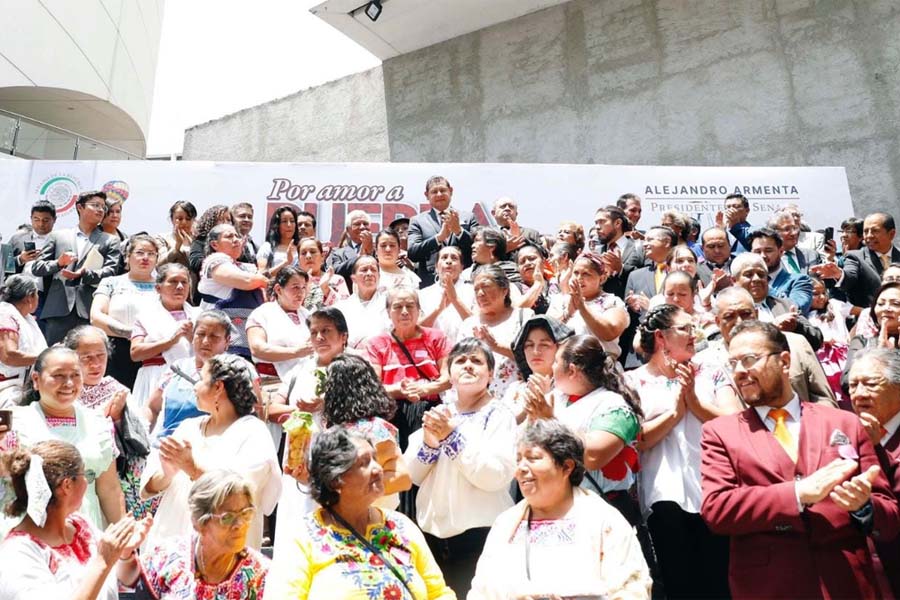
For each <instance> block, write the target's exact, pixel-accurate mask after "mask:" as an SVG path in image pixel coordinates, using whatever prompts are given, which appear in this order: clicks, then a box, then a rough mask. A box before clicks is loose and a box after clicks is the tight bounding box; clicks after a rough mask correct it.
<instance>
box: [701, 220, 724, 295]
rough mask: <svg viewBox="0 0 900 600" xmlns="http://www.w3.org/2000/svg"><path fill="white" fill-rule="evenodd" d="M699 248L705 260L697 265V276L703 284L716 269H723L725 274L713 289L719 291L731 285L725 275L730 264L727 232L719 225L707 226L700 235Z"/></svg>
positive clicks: (705, 283) (706, 282)
mask: <svg viewBox="0 0 900 600" xmlns="http://www.w3.org/2000/svg"><path fill="white" fill-rule="evenodd" d="M700 249H701V250H702V251H703V257H704V259H705V260H704V261H703V262H702V263H700V264H698V265H697V277H699V278H700V281H701V282H702V283H703V285H707V284H709V282H710V280H711V279H712V277H713V272H714V271H716V270H717V269H719V270H721V271H724V272H725V274H726V275H725V276H724V277H722V278H721V279H720V280H719V283H718V284H717V285H716V289H715V291H716V292H720V291H722V290H723V289H725V288H726V287H728V286H729V285H731V277H730V276H728V275H727V273H728V271H729V267H730V265H731V247H730V246H729V244H728V232H727V231H725V230H724V229H722V228H721V227H710V228H708V229H707V230H706V231H704V232H703V234H702V235H701V236H700Z"/></svg>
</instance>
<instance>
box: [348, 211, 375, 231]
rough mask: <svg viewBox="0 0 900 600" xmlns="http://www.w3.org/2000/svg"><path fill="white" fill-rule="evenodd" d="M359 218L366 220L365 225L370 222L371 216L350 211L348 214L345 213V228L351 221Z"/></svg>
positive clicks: (364, 212) (362, 212) (361, 212)
mask: <svg viewBox="0 0 900 600" xmlns="http://www.w3.org/2000/svg"><path fill="white" fill-rule="evenodd" d="M360 217H362V218H364V219H365V220H366V223H371V222H372V217H371V215H369V213H367V212H366V211H364V210H351V211H350V212H349V213H347V227H348V228H349V227H350V224H351V223H353V219H358V218H360Z"/></svg>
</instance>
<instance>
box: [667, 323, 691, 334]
mask: <svg viewBox="0 0 900 600" xmlns="http://www.w3.org/2000/svg"><path fill="white" fill-rule="evenodd" d="M669 331H680V332H681V333H686V334H688V335H694V324H693V323H685V324H684V325H676V326H672V327H669Z"/></svg>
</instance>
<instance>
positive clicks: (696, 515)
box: [626, 304, 741, 598]
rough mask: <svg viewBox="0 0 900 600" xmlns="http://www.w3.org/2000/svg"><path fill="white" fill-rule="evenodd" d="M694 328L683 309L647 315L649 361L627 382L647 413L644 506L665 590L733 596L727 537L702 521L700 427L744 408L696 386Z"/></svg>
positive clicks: (642, 329)
mask: <svg viewBox="0 0 900 600" xmlns="http://www.w3.org/2000/svg"><path fill="white" fill-rule="evenodd" d="M693 330H694V324H693V321H692V319H691V316H690V315H689V314H687V313H686V312H685V311H684V310H682V309H681V308H679V307H677V306H674V305H672V304H662V305H660V306H656V307H653V308H651V309H650V310H648V311H647V314H646V315H644V317H643V318H642V319H641V323H640V326H639V327H638V336H639V343H640V349H641V352H642V354H644V356H645V357H647V358H648V359H649V360H648V362H647V364H645V365H644V366H642V367H640V368H638V369H635V370H634V371H630V372H629V373H628V374H627V375H626V377H627V380H628V382H629V384H630V385H631V387H632V388H633V389H635V390H636V391H637V393H638V394H639V396H640V399H641V406H642V408H643V409H644V414H645V416H646V418H645V419H644V422H643V424H642V425H641V441H640V443H639V444H638V448H639V450H640V452H641V473H640V485H639V489H640V502H641V510H642V512H643V514H644V515H645V516H646V517H647V527H648V528H649V530H650V535H651V537H652V538H653V545H654V548H655V550H656V556H657V559H658V561H659V566H660V570H661V573H662V579H663V584H664V586H665V589H666V593H667V594H672V595H674V596H675V597H682V598H684V597H689V598H697V597H714V598H718V597H727V596H728V560H727V556H728V539H727V538H725V537H721V536H715V535H713V534H712V533H710V531H709V529H708V528H707V527H706V524H705V523H704V522H703V519H702V518H701V517H700V502H701V499H702V495H701V490H700V436H701V426H702V425H703V423H704V422H705V421H708V420H710V419H713V418H715V417H718V416H721V415H726V414H732V413H736V412H739V411H740V410H741V406H740V403H739V401H738V400H736V399H735V398H734V397H733V394H731V393H724V392H723V394H720V395H716V394H709V393H703V392H702V391H701V388H699V387H698V388H696V389H695V375H696V372H697V367H696V366H695V365H694V364H693V363H692V362H691V359H693V357H694V353H695V339H694V334H693ZM698 392H700V393H698ZM648 515H649V516H648Z"/></svg>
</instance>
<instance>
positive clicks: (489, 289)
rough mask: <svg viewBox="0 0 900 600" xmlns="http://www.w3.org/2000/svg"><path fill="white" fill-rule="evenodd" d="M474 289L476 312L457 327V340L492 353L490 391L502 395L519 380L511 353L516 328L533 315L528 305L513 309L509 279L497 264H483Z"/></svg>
mask: <svg viewBox="0 0 900 600" xmlns="http://www.w3.org/2000/svg"><path fill="white" fill-rule="evenodd" d="M473 284H474V288H475V304H476V311H475V314H474V315H472V316H471V317H469V318H468V319H466V320H465V321H463V323H462V325H460V327H459V333H458V334H457V335H458V336H459V337H458V338H457V339H458V340H462V339H465V338H468V337H474V338H477V339H479V340H481V341H483V342H485V343H486V344H487V345H488V346H489V347H490V349H491V352H493V354H494V360H493V361H492V363H496V364H497V368H496V370H494V369H492V370H493V380H492V381H491V393H492V394H493V395H494V396H495V397H497V398H502V397H503V395H504V394H505V393H506V389H507V388H508V387H509V386H511V385H512V384H513V383H515V382H516V381H518V380H519V369H518V368H517V367H516V361H515V357H514V356H513V352H512V348H511V346H512V342H513V340H514V339H515V338H516V334H517V333H518V332H519V329H520V328H521V327H522V323H524V322H525V321H526V320H527V319H528V318H529V317H531V316H532V315H533V314H534V311H532V310H531V309H530V308H515V307H513V305H512V300H511V299H510V295H509V285H510V284H509V279H507V277H506V275H505V274H504V273H503V270H502V269H501V268H500V267H498V266H496V265H485V266H483V267H481V268H480V269H479V270H478V274H477V275H476V276H475V281H474V282H473Z"/></svg>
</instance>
